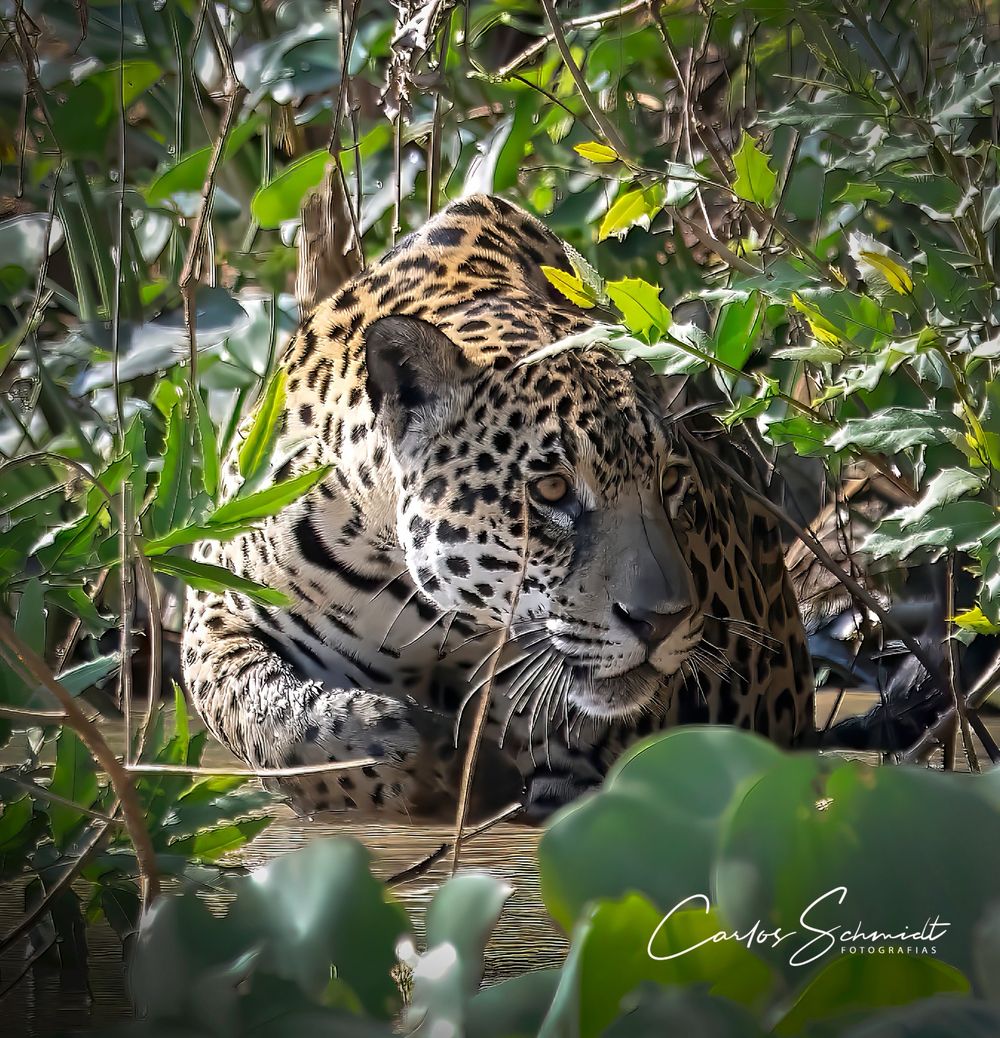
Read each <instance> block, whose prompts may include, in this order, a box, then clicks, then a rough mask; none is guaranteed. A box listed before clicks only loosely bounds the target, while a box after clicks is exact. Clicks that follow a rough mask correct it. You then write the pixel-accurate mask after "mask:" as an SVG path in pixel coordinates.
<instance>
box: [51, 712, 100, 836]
mask: <svg viewBox="0 0 1000 1038" xmlns="http://www.w3.org/2000/svg"><path fill="white" fill-rule="evenodd" d="M49 789H50V790H51V792H53V793H57V794H58V795H59V796H61V797H64V798H65V799H67V800H72V801H73V802H74V803H76V804H79V805H80V806H81V807H91V806H92V805H93V803H94V801H95V800H96V799H97V794H98V792H99V791H100V787H99V785H98V782H97V766H96V765H95V763H94V759H93V758H92V757H91V756H90V751H89V750H88V749H87V747H86V746H84V745H83V742H82V741H81V740H80V737H79V736H78V735H77V734H76V732H74V731H72V730H71V729H69V728H63V729H62V731H61V732H60V733H59V737H58V739H57V740H56V765H55V768H54V769H53V772H52V781H51V782H50V783H49ZM85 817H86V816H85V815H84V814H82V813H81V812H80V811H74V810H73V808H71V807H66V806H65V805H63V804H56V803H52V804H50V805H49V825H50V827H51V829H52V839H53V840H54V841H55V845H56V846H57V847H58V848H60V850H62V849H64V848H65V847H66V846H68V844H69V842H70V839H71V837H72V836H73V834H74V833H75V832H76V830H77V828H78V827H79V825H80V823H81V822H82V821H83V820H84V818H85Z"/></svg>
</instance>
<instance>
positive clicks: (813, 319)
mask: <svg viewBox="0 0 1000 1038" xmlns="http://www.w3.org/2000/svg"><path fill="white" fill-rule="evenodd" d="M792 305H793V306H794V307H795V309H796V310H798V311H799V313H801V314H804V315H805V319H806V321H807V322H808V324H809V330H810V331H811V332H812V334H813V338H814V339H815V340H816V341H817V342H820V343H822V344H823V345H825V346H834V347H837V346H839V344H840V342H841V336H840V332H839V331H838V330H837V327H836V325H834V324H832V323H831V322H830V321H828V320H827V319H826V318H825V317H824V316H823V315H822V314H821V313H820V312H819V310H817V309H816V307H815V306H812V305H811V304H809V303H807V302H806V301H805V300H804V299H803V298H802V297H801V296H800V295H799V294H798V293H797V292H793V293H792Z"/></svg>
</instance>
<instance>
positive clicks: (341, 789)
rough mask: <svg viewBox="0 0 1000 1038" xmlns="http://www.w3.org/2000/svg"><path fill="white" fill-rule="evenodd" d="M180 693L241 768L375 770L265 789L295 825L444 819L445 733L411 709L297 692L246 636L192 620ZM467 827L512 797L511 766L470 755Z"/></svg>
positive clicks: (454, 772) (515, 790)
mask: <svg viewBox="0 0 1000 1038" xmlns="http://www.w3.org/2000/svg"><path fill="white" fill-rule="evenodd" d="M184 656H185V675H186V680H187V686H188V691H189V692H190V694H191V697H192V700H193V702H194V705H195V707H196V708H197V710H198V712H199V713H200V714H201V716H202V718H203V719H204V720H205V723H206V724H207V725H208V727H209V729H210V730H211V731H212V733H213V734H214V735H215V736H216V737H217V738H218V739H219V740H220V741H221V742H222V743H224V744H225V745H226V746H228V747H229V749H230V750H232V752H233V753H235V754H236V755H237V756H238V757H240V758H241V759H242V760H244V761H246V763H247V764H249V765H250V766H251V767H254V768H259V769H280V768H296V767H302V766H308V765H314V764H327V763H344V762H349V761H352V760H359V759H362V758H375V759H376V760H377V762H378V763H373V764H370V765H364V766H361V767H357V768H350V769H347V770H334V769H331V770H330V771H327V772H317V773H315V774H306V775H297V776H287V777H281V778H275V779H268V780H266V783H265V784H266V785H267V786H268V788H271V789H273V790H275V791H277V792H280V793H281V794H282V795H283V796H285V797H286V798H287V799H288V801H289V802H290V803H291V805H292V806H293V808H294V809H295V810H296V811H297V812H299V813H300V814H315V813H317V812H323V811H356V812H358V813H360V814H365V815H378V816H386V817H400V818H409V819H420V820H425V821H426V820H441V821H445V820H449V819H451V818H453V817H454V813H455V804H456V797H457V792H458V784H459V779H460V775H461V749H460V748H456V746H455V738H454V721H453V719H452V718H449V717H446V716H444V715H441V714H438V713H436V712H434V711H432V710H429V709H427V708H426V707H423V706H421V705H420V704H418V703H416V702H414V701H413V700H411V699H404V698H396V697H394V696H390V695H384V694H379V693H374V692H369V691H364V690H358V689H345V688H334V687H330V686H329V685H327V684H324V683H323V682H319V681H315V680H303V679H302V678H301V677H300V676H299V675H298V674H297V673H296V671H295V669H294V668H293V667H292V666H291V665H290V663H289V662H288V661H287V660H286V659H284V658H283V657H282V656H281V655H280V654H279V653H278V652H276V651H274V649H272V648H271V647H270V646H268V645H266V644H265V643H264V642H262V641H261V640H259V639H257V638H255V637H254V636H253V634H252V633H250V632H249V631H246V630H216V631H213V630H211V629H210V628H209V627H205V626H203V625H202V624H201V623H200V622H199V619H198V616H197V615H195V616H194V617H193V620H192V623H191V624H189V626H188V630H187V633H186V636H185V650H184ZM474 794H475V795H474V802H473V805H472V812H471V815H472V817H473V818H481V817H486V816H488V814H489V813H490V811H491V810H500V809H501V808H503V807H504V806H506V805H507V804H509V803H510V802H511V801H512V800H517V799H519V797H520V795H521V778H520V774H519V772H518V771H517V768H516V766H515V765H514V763H513V762H512V761H509V760H507V759H506V758H505V757H503V755H502V754H500V752H499V751H498V749H497V748H496V747H485V748H484V749H483V750H481V751H480V767H479V768H478V769H477V783H476V785H475V786H474Z"/></svg>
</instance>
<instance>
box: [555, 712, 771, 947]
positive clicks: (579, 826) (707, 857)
mask: <svg viewBox="0 0 1000 1038" xmlns="http://www.w3.org/2000/svg"><path fill="white" fill-rule="evenodd" d="M780 759H781V756H780V753H779V751H778V750H777V749H776V748H775V747H774V746H773V744H771V743H768V742H765V741H764V740H763V739H761V738H760V737H758V736H753V735H748V734H747V733H745V732H740V731H737V730H736V729H731V728H724V727H718V728H687V729H685V728H680V729H676V730H674V731H672V732H669V733H667V734H666V735H662V736H657V737H655V738H652V739H647V740H644V741H643V742H641V743H638V744H637V745H636V746H634V747H632V748H630V749H629V750H628V751H627V752H626V754H625V756H623V757H622V758H621V759H620V760H619V761H618V762H617V763H616V764H615V765H614V767H613V768H612V769H611V772H610V773H609V775H608V777H607V779H606V780H605V783H604V786H603V787H602V788H601V791H600V792H599V793H598V794H597V795H596V796H592V797H589V798H586V799H583V800H580V801H578V802H577V803H575V804H571V805H569V806H568V807H566V808H564V809H563V810H562V811H560V812H558V813H557V814H556V815H555V817H554V818H553V819H552V821H551V822H550V823H549V825H548V828H547V829H546V830H545V832H544V834H543V835H542V840H541V843H540V844H539V847H538V865H539V872H540V880H541V889H542V898H543V900H544V901H545V906H546V908H547V909H548V910H549V913H550V914H551V915H552V916H553V917H554V918H555V920H556V921H557V922H558V923H559V925H560V926H562V928H563V929H564V930H566V931H567V932H569V931H570V930H572V928H573V923H574V921H575V920H576V919H577V918H578V917H579V915H580V913H581V912H582V911H583V907H584V905H586V903H587V902H588V901H591V900H593V899H595V898H600V897H621V896H622V895H624V894H626V893H628V892H629V891H639V892H640V893H642V894H644V895H646V896H647V897H648V898H650V900H651V901H652V902H653V903H654V904H655V905H657V907H659V908H661V909H662V910H663V911H666V910H667V909H669V908H671V907H672V906H673V905H675V904H677V903H678V902H679V901H681V900H683V899H684V898H686V897H688V896H689V895H690V894H691V893H693V892H695V893H696V892H698V891H702V890H705V891H707V890H708V889H709V883H710V877H711V868H712V859H713V856H714V853H715V843H716V840H717V838H718V832H719V826H720V824H721V818H722V815H723V814H724V812H725V811H726V809H727V807H728V805H729V802H730V799H731V797H732V795H733V792H734V790H735V789H736V788H737V787H739V786H740V785H742V784H743V783H744V782H746V781H747V780H749V779H750V778H752V777H753V776H755V775H757V774H759V773H760V772H761V771H763V770H764V769H765V768H767V767H771V766H773V765H775V764H776V763H777V762H778V761H779V760H780ZM706 760H711V761H713V762H714V764H713V767H712V768H710V769H709V768H706V767H705V766H704V761H706ZM699 762H701V763H699ZM664 789H669V790H671V796H670V797H664V796H663V790H664ZM647 939H648V937H647Z"/></svg>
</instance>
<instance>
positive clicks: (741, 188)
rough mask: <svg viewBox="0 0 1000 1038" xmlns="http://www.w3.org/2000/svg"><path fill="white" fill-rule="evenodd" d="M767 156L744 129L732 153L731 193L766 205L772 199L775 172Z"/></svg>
mask: <svg viewBox="0 0 1000 1038" xmlns="http://www.w3.org/2000/svg"><path fill="white" fill-rule="evenodd" d="M768 159H769V156H768V154H767V152H765V151H763V150H762V149H761V148H760V147H759V146H758V144H757V142H756V141H755V140H754V138H753V137H751V136H750V134H749V133H747V132H746V130H744V131H743V139H742V140H741V141H740V146H739V147H738V148H737V149H736V151H735V153H734V154H733V169H734V170H735V172H736V179H735V180H734V181H733V193H734V194H735V195H736V196H737V197H738V198H742V199H744V200H745V201H747V202H756V203H757V204H758V205H763V206H768V205H770V204H771V202H772V201H773V199H774V189H775V187H776V185H777V183H778V177H777V174H775V172H774V171H773V170H772V169H771V167H770V166H769V165H768Z"/></svg>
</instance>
